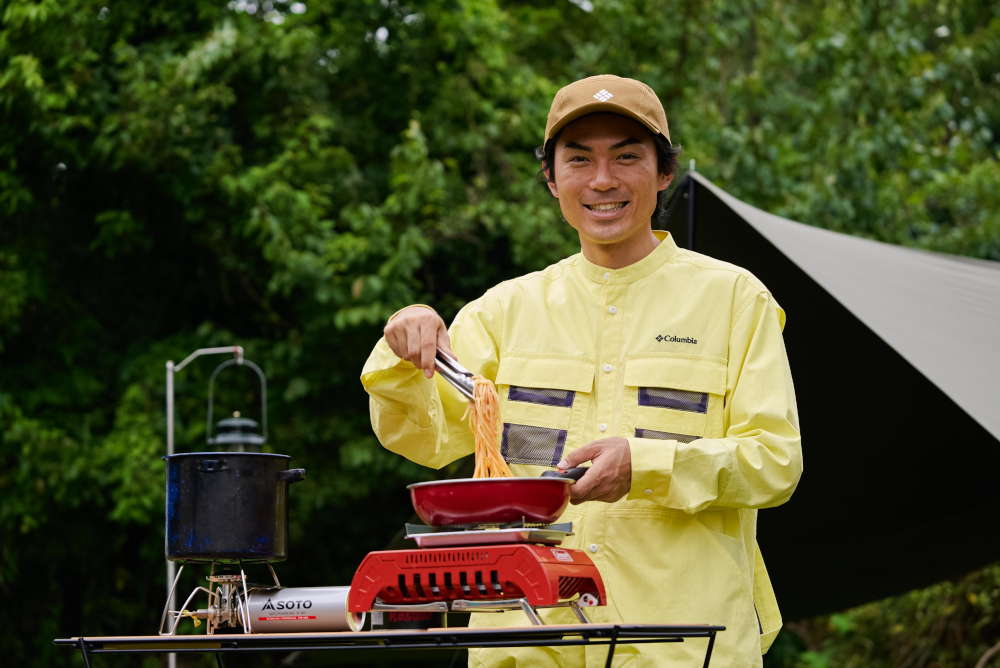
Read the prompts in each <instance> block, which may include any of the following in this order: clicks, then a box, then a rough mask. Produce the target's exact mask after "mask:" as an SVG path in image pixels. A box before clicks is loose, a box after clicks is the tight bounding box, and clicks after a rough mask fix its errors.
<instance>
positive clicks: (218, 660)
mask: <svg viewBox="0 0 1000 668" xmlns="http://www.w3.org/2000/svg"><path fill="white" fill-rule="evenodd" d="M215 663H216V665H218V666H219V668H223V665H222V655H221V654H219V653H218V652H216V653H215Z"/></svg>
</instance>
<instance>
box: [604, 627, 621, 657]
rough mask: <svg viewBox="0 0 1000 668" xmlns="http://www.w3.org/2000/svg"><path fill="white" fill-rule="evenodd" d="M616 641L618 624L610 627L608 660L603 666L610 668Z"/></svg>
mask: <svg viewBox="0 0 1000 668" xmlns="http://www.w3.org/2000/svg"><path fill="white" fill-rule="evenodd" d="M617 642H618V625H617V624H615V627H614V628H613V629H611V642H609V643H608V660H607V661H606V662H605V663H604V668H611V659H613V658H615V644H616V643H617Z"/></svg>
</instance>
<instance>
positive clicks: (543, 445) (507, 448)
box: [500, 422, 566, 466]
mask: <svg viewBox="0 0 1000 668" xmlns="http://www.w3.org/2000/svg"><path fill="white" fill-rule="evenodd" d="M565 445H566V430H565V429H546V428H545V427H532V426H529V425H526V424H511V423H509V422H504V425H503V440H501V442H500V452H501V454H503V458H504V459H505V460H507V463H508V464H535V465H538V466H555V465H556V464H558V463H559V460H560V459H562V453H563V446H565Z"/></svg>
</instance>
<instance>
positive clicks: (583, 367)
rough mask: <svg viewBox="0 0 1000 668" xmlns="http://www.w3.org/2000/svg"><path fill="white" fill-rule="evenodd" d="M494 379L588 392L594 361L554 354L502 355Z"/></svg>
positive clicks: (502, 383)
mask: <svg viewBox="0 0 1000 668" xmlns="http://www.w3.org/2000/svg"><path fill="white" fill-rule="evenodd" d="M496 382H497V385H517V386H519V387H541V388H545V389H547V390H573V391H574V392H590V391H591V389H593V387H594V361H593V360H588V359H584V358H581V357H569V356H555V355H553V356H538V357H510V356H503V357H501V358H500V367H499V368H498V369H497V381H496Z"/></svg>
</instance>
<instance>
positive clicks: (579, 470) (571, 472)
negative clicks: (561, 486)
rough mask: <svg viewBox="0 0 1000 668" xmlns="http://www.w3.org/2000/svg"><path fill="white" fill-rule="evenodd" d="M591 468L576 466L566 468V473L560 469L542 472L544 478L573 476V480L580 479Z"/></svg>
mask: <svg viewBox="0 0 1000 668" xmlns="http://www.w3.org/2000/svg"><path fill="white" fill-rule="evenodd" d="M589 470H590V467H589V466H577V467H576V468H571V469H566V472H565V473H560V472H559V471H546V472H545V473H543V474H542V477H543V478H572V479H573V480H579V479H580V478H582V477H583V474H584V473H586V472H587V471H589Z"/></svg>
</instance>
